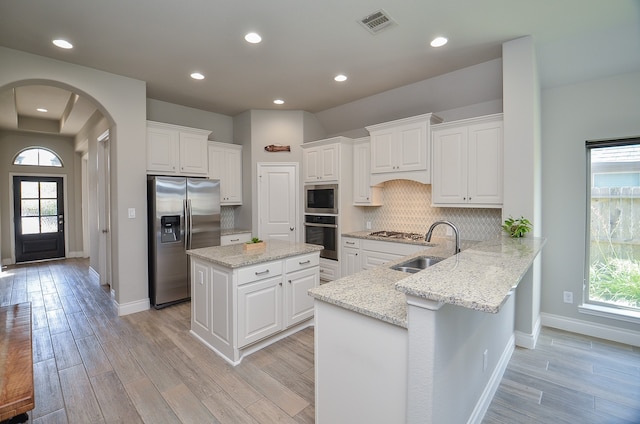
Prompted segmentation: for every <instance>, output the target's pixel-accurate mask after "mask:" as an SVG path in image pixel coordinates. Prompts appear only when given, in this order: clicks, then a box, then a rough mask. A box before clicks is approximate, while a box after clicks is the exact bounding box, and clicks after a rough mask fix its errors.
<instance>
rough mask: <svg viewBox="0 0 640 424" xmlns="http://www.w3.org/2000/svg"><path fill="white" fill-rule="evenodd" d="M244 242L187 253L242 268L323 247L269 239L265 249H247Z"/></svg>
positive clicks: (215, 262)
mask: <svg viewBox="0 0 640 424" xmlns="http://www.w3.org/2000/svg"><path fill="white" fill-rule="evenodd" d="M243 244H244V243H241V244H232V245H230V246H212V247H203V248H201V249H192V250H187V255H191V256H193V257H196V258H200V259H203V260H205V261H208V262H212V263H214V264H218V265H221V266H224V267H227V268H242V267H244V266H248V265H255V264H259V263H263V262H270V261H275V260H278V259H284V258H288V257H291V256H298V255H304V254H305V253H311V252H319V251H321V250H322V249H323V247H322V246H319V245H317V244H307V243H289V242H287V241H281V240H267V241H266V246H265V247H264V248H263V249H257V250H249V251H245V250H244V248H243Z"/></svg>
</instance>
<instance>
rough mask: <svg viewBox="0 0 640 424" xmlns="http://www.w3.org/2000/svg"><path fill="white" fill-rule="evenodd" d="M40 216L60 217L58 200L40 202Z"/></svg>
mask: <svg viewBox="0 0 640 424" xmlns="http://www.w3.org/2000/svg"><path fill="white" fill-rule="evenodd" d="M40 215H58V201H57V200H56V199H42V200H41V201H40Z"/></svg>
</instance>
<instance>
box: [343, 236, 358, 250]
mask: <svg viewBox="0 0 640 424" xmlns="http://www.w3.org/2000/svg"><path fill="white" fill-rule="evenodd" d="M342 247H352V248H354V249H360V239H357V238H349V237H343V238H342Z"/></svg>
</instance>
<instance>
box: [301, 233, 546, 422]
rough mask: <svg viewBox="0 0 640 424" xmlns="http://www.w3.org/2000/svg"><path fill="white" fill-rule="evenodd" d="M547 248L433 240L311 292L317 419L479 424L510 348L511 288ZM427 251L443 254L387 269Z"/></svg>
mask: <svg viewBox="0 0 640 424" xmlns="http://www.w3.org/2000/svg"><path fill="white" fill-rule="evenodd" d="M352 236H353V235H352ZM543 244H544V239H540V238H531V237H527V238H523V239H512V238H509V237H499V238H496V239H492V240H488V241H485V242H480V243H477V244H475V245H472V246H471V247H469V248H467V249H466V250H463V251H462V252H461V253H459V254H457V255H453V250H454V249H453V248H452V247H451V245H450V244H448V243H447V244H444V245H442V244H437V245H436V246H431V247H426V248H425V250H424V251H422V252H419V253H416V254H413V255H409V256H406V257H404V258H402V259H399V260H397V261H394V262H391V263H388V264H385V265H382V266H380V267H378V268H375V269H371V270H366V271H362V272H360V273H357V274H354V275H351V276H348V277H345V278H343V279H340V280H336V281H334V282H332V283H329V284H325V285H323V286H320V287H317V288H314V289H312V290H311V291H310V294H311V295H312V296H313V297H314V298H315V299H316V302H315V337H316V344H315V349H316V351H315V361H316V368H315V372H316V380H315V384H316V405H315V407H316V423H317V424H323V423H331V422H367V423H387V422H409V423H449V422H479V420H480V419H481V417H482V415H483V414H484V411H485V410H486V407H488V405H489V403H490V401H491V397H492V396H493V393H494V391H495V389H496V388H497V385H498V384H499V382H500V378H501V376H502V373H503V372H504V369H505V368H506V365H507V363H508V361H509V358H510V356H511V353H512V351H513V349H514V345H515V343H514V334H513V333H514V299H513V298H514V296H512V294H513V291H514V289H516V287H517V285H518V283H519V282H520V280H521V279H522V277H523V276H524V274H525V273H526V272H528V270H529V268H530V267H531V264H532V263H533V260H534V259H535V257H536V256H537V255H538V253H539V252H540V250H541V248H542V246H543ZM425 255H428V256H437V257H438V256H439V257H447V259H445V260H443V261H441V262H439V263H437V264H436V265H433V266H431V267H428V268H426V269H425V270H423V271H420V272H418V273H416V274H407V273H404V272H401V271H396V270H393V269H391V267H392V266H393V265H396V264H400V263H403V262H405V261H407V260H409V259H412V258H414V257H418V256H425Z"/></svg>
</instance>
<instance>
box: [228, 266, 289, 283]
mask: <svg viewBox="0 0 640 424" xmlns="http://www.w3.org/2000/svg"><path fill="white" fill-rule="evenodd" d="M281 274H282V261H275V262H265V263H263V264H258V265H253V266H248V267H245V268H240V269H239V270H238V284H239V285H242V284H247V283H251V282H253V281H258V280H262V279H264V278H269V277H274V276H276V275H281Z"/></svg>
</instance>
